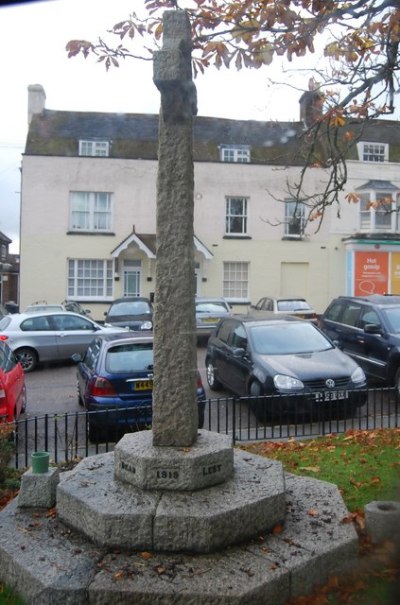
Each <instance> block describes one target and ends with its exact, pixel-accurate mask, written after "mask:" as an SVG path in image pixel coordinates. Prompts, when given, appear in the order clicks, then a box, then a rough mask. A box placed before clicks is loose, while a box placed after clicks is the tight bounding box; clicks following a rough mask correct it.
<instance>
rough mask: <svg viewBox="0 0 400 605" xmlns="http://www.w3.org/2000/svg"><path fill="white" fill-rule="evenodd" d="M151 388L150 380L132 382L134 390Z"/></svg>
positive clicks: (151, 382) (148, 389) (149, 389)
mask: <svg viewBox="0 0 400 605" xmlns="http://www.w3.org/2000/svg"><path fill="white" fill-rule="evenodd" d="M152 389H153V381H152V380H137V381H136V382H134V383H133V390H134V391H151V390H152Z"/></svg>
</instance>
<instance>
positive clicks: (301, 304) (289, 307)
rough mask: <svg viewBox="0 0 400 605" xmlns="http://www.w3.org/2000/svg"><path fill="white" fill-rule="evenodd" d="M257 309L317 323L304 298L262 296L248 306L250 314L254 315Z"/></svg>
mask: <svg viewBox="0 0 400 605" xmlns="http://www.w3.org/2000/svg"><path fill="white" fill-rule="evenodd" d="M259 311H270V312H272V313H279V314H283V315H295V316H296V317H299V318H301V319H308V320H309V321H312V322H313V323H315V324H317V323H318V319H317V314H316V312H315V311H314V309H313V308H312V307H310V305H309V304H308V302H307V301H306V300H305V298H300V297H288V296H283V297H281V298H273V297H267V296H264V297H263V298H260V300H259V301H258V302H257V303H256V304H255V305H251V307H250V311H249V313H250V315H252V316H253V317H255V316H256V313H258V312H259Z"/></svg>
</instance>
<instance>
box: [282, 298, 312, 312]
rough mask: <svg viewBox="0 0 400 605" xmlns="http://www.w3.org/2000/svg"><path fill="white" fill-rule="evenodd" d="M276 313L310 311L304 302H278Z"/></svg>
mask: <svg viewBox="0 0 400 605" xmlns="http://www.w3.org/2000/svg"><path fill="white" fill-rule="evenodd" d="M277 307H278V311H304V310H307V311H309V310H310V308H311V307H310V305H309V304H307V303H306V301H305V300H301V299H300V300H278V302H277Z"/></svg>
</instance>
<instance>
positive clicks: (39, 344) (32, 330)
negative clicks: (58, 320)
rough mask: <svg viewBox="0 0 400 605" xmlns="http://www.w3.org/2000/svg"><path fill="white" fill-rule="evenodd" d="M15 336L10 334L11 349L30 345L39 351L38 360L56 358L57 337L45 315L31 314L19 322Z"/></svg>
mask: <svg viewBox="0 0 400 605" xmlns="http://www.w3.org/2000/svg"><path fill="white" fill-rule="evenodd" d="M15 334H16V333H15ZM17 336H18V337H17V338H14V337H13V336H10V343H12V345H11V348H12V349H13V351H15V350H16V349H21V348H23V347H30V348H33V349H35V350H36V351H37V352H38V353H39V359H40V361H51V360H53V359H58V347H57V338H56V335H55V333H54V330H53V326H52V324H51V323H50V321H49V317H48V316H47V315H34V314H32V316H30V317H28V318H27V319H25V320H24V321H23V322H21V325H20V332H19V333H18V335H17Z"/></svg>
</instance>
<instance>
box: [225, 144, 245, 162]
mask: <svg viewBox="0 0 400 605" xmlns="http://www.w3.org/2000/svg"><path fill="white" fill-rule="evenodd" d="M220 158H221V162H238V163H242V164H247V163H249V162H250V147H249V146H248V145H221V146H220Z"/></svg>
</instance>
